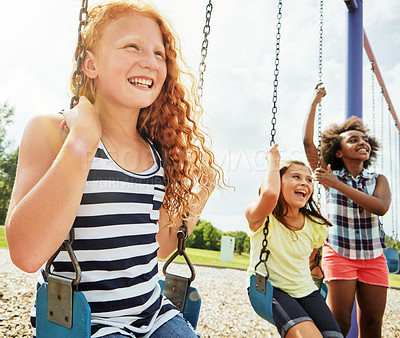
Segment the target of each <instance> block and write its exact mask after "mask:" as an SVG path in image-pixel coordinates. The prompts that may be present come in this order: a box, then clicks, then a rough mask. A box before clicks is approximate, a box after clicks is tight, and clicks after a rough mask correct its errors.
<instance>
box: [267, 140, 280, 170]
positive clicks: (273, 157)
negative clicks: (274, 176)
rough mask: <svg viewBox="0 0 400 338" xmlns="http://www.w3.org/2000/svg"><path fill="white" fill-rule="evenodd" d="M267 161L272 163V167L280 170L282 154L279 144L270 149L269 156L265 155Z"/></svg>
mask: <svg viewBox="0 0 400 338" xmlns="http://www.w3.org/2000/svg"><path fill="white" fill-rule="evenodd" d="M265 159H266V160H267V161H268V162H269V163H270V166H271V167H274V168H278V169H279V165H280V161H281V154H280V153H279V150H278V145H277V144H274V145H273V146H272V147H271V148H269V150H268V151H267V154H266V155H265Z"/></svg>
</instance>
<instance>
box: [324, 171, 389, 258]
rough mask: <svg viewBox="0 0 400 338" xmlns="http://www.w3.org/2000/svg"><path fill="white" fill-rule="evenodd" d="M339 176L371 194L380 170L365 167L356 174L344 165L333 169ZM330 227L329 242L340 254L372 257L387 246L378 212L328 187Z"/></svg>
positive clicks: (352, 185) (347, 182) (346, 182)
mask: <svg viewBox="0 0 400 338" xmlns="http://www.w3.org/2000/svg"><path fill="white" fill-rule="evenodd" d="M333 174H334V175H335V176H336V177H337V179H338V180H339V181H341V182H343V183H345V184H347V185H349V186H351V187H353V188H355V189H358V190H360V191H362V192H364V193H366V194H368V195H372V194H373V193H374V190H375V185H376V179H377V177H378V176H379V174H376V173H369V172H367V171H366V170H365V169H363V171H362V172H361V174H360V175H358V176H357V177H356V178H354V177H353V176H351V174H350V173H349V172H348V171H347V170H346V169H345V168H343V169H342V170H334V171H333ZM326 204H327V212H328V219H329V220H330V221H331V223H332V224H333V225H334V226H333V227H329V235H328V238H327V240H326V241H327V242H328V244H329V246H330V247H331V248H332V249H333V250H335V251H336V252H337V253H338V254H339V255H341V256H343V257H346V258H350V259H372V258H376V257H379V256H380V255H381V254H382V253H383V251H384V248H385V243H384V239H383V238H382V236H381V226H380V221H379V218H378V216H377V215H375V214H372V213H370V212H369V211H367V210H365V209H363V208H362V207H360V206H359V205H358V204H356V203H354V202H353V201H352V200H351V199H349V198H347V197H346V196H345V195H343V194H342V193H340V192H339V191H337V190H336V189H332V188H328V189H327V193H326Z"/></svg>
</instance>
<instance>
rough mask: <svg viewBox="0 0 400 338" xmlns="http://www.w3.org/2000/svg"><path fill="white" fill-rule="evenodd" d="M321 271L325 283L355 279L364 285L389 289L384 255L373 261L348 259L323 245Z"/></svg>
mask: <svg viewBox="0 0 400 338" xmlns="http://www.w3.org/2000/svg"><path fill="white" fill-rule="evenodd" d="M322 270H324V274H325V281H326V282H329V281H332V280H353V279H356V280H358V281H359V282H362V283H366V284H372V285H379V286H385V287H389V268H388V266H387V263H386V257H385V255H384V254H382V255H380V256H379V257H377V258H373V259H349V258H346V257H343V256H341V255H339V254H338V253H337V252H336V251H334V250H333V249H332V248H331V247H330V246H329V245H327V244H324V246H323V247H322Z"/></svg>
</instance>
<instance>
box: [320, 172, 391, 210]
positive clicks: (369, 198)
mask: <svg viewBox="0 0 400 338" xmlns="http://www.w3.org/2000/svg"><path fill="white" fill-rule="evenodd" d="M315 178H316V179H317V180H318V181H319V182H320V183H322V184H323V185H324V186H326V187H330V188H333V189H336V190H338V191H340V192H341V193H342V194H343V195H345V196H347V197H348V198H349V199H351V200H352V201H354V202H355V203H357V204H358V205H359V206H361V207H362V208H364V209H366V210H368V211H369V212H371V213H373V214H375V215H378V216H383V215H384V214H386V212H387V211H388V210H389V207H390V203H391V200H392V197H391V193H390V187H389V182H388V180H387V179H386V177H385V176H383V175H379V176H378V178H377V180H376V187H375V190H374V193H373V195H368V194H366V193H364V192H362V191H360V190H357V189H354V188H353V187H351V186H349V185H347V184H345V183H343V182H341V181H339V180H338V179H337V178H336V176H335V175H334V174H333V173H332V170H331V167H330V165H328V167H327V169H324V168H317V169H316V170H315Z"/></svg>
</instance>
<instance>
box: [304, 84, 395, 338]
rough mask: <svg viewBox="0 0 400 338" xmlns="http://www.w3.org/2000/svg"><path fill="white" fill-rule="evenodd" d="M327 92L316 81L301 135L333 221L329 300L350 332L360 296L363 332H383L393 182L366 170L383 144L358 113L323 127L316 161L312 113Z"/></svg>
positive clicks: (327, 262) (328, 244)
mask: <svg viewBox="0 0 400 338" xmlns="http://www.w3.org/2000/svg"><path fill="white" fill-rule="evenodd" d="M325 95H326V90H325V88H324V87H323V86H321V84H318V85H317V87H316V88H315V91H314V96H313V100H312V104H311V107H310V110H309V113H308V115H307V118H306V121H305V125H304V135H303V141H304V148H305V152H306V155H307V159H308V162H309V164H310V166H311V168H312V169H313V170H315V178H316V179H317V180H318V181H319V182H320V183H321V184H322V185H323V186H324V187H325V189H326V202H327V212H328V219H329V221H330V222H331V223H332V224H333V227H331V228H330V229H329V234H328V238H327V240H326V241H325V243H324V246H323V249H322V267H323V270H324V273H325V282H326V284H327V285H328V288H329V292H328V297H327V303H328V305H329V307H330V309H331V311H332V313H333V314H334V316H335V318H336V320H337V322H338V324H339V326H340V329H341V331H342V333H343V335H345V336H346V335H347V333H348V332H349V330H350V325H351V313H352V309H353V304H354V299H355V297H356V298H357V305H358V314H359V315H358V318H359V320H358V321H359V323H358V326H359V330H360V336H361V337H381V329H382V319H383V314H384V311H385V306H386V294H387V288H388V287H389V271H388V266H387V263H386V259H385V256H384V254H383V252H384V250H385V244H384V239H383V238H382V236H381V234H382V229H381V223H380V220H379V216H382V215H384V214H385V213H386V212H387V211H388V209H389V206H390V203H391V194H390V187H389V183H388V180H387V179H386V177H385V176H384V175H382V174H378V173H374V172H371V171H367V168H368V167H369V166H370V165H371V163H372V161H373V160H374V159H375V158H376V153H377V150H378V148H379V145H378V142H377V140H376V139H375V138H374V137H373V136H371V135H370V134H369V130H368V129H367V128H366V126H365V125H363V123H362V121H361V119H359V118H357V117H355V116H352V117H350V118H349V119H347V120H346V121H345V122H344V123H342V124H334V125H332V126H330V127H329V128H328V129H326V130H325V131H324V132H323V133H322V135H321V154H322V157H321V165H320V167H318V150H317V148H316V147H315V145H314V142H313V136H314V119H315V110H316V106H317V105H318V103H319V102H321V100H322V97H324V96H325Z"/></svg>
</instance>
